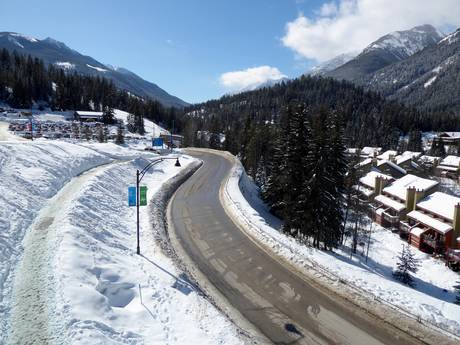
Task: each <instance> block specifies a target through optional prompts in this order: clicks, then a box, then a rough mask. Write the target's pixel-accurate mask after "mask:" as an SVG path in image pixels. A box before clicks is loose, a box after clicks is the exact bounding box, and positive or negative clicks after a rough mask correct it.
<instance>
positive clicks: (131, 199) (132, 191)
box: [128, 187, 136, 206]
mask: <svg viewBox="0 0 460 345" xmlns="http://www.w3.org/2000/svg"><path fill="white" fill-rule="evenodd" d="M128 205H129V206H136V187H128Z"/></svg>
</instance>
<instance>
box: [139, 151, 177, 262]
mask: <svg viewBox="0 0 460 345" xmlns="http://www.w3.org/2000/svg"><path fill="white" fill-rule="evenodd" d="M167 159H175V160H176V164H174V166H176V167H180V166H181V165H180V162H179V157H177V158H174V157H163V158H158V159H155V160H153V161H151V162H150V163H149V164H147V165H146V166H145V167H144V168H143V169H142V170H141V171H139V170H137V171H136V212H137V251H136V252H137V254H138V255H140V254H141V248H140V245H139V204H140V196H139V183H140V182H141V180H142V178H143V177H144V175H145V173H146V172H147V171H148V170H149V169H150V168H151V167H153V166H154V165H155V164H157V163H160V162H162V161H164V160H167Z"/></svg>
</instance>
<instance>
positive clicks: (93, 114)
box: [74, 110, 103, 122]
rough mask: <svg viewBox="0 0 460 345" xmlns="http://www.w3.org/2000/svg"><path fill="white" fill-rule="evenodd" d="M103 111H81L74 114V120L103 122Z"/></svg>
mask: <svg viewBox="0 0 460 345" xmlns="http://www.w3.org/2000/svg"><path fill="white" fill-rule="evenodd" d="M102 115H103V113H102V112H101V111H80V110H77V111H76V112H75V113H74V119H75V120H76V121H80V122H102Z"/></svg>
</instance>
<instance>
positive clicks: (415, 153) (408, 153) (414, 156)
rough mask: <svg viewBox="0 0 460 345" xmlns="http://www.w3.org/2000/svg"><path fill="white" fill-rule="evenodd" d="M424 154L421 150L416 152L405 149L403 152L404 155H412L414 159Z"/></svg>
mask: <svg viewBox="0 0 460 345" xmlns="http://www.w3.org/2000/svg"><path fill="white" fill-rule="evenodd" d="M421 155H422V153H421V152H414V151H404V152H403V154H402V155H401V156H402V157H407V156H409V157H411V158H413V159H415V158H418V157H420V156H421Z"/></svg>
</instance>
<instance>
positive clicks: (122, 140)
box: [115, 125, 125, 145]
mask: <svg viewBox="0 0 460 345" xmlns="http://www.w3.org/2000/svg"><path fill="white" fill-rule="evenodd" d="M124 143H125V137H124V136H123V129H122V128H121V125H118V128H117V136H116V137H115V144H117V145H123V144H124Z"/></svg>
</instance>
